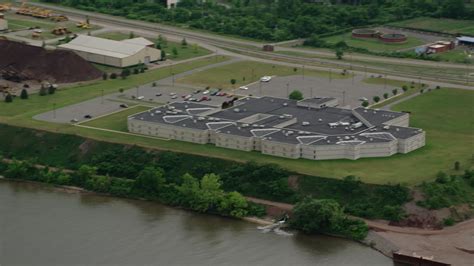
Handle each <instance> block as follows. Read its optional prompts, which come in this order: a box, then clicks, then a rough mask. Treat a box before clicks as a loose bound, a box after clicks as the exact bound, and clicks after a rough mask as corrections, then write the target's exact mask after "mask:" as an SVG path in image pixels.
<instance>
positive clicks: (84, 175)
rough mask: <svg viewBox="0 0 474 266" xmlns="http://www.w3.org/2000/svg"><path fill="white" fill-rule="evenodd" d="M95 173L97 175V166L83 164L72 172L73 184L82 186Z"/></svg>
mask: <svg viewBox="0 0 474 266" xmlns="http://www.w3.org/2000/svg"><path fill="white" fill-rule="evenodd" d="M95 175H97V168H96V167H92V166H89V165H85V164H84V165H81V167H79V169H78V170H77V171H76V172H75V173H74V175H73V176H72V181H73V183H74V184H75V185H78V186H83V185H84V184H85V183H86V181H87V180H89V179H90V178H92V177H93V176H95Z"/></svg>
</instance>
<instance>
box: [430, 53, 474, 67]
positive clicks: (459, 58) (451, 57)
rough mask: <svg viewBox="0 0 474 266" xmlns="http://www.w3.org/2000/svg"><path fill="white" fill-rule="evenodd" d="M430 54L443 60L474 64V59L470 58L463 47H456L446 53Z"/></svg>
mask: <svg viewBox="0 0 474 266" xmlns="http://www.w3.org/2000/svg"><path fill="white" fill-rule="evenodd" d="M430 56H431V57H434V58H439V59H440V60H441V61H448V62H453V63H464V64H466V63H469V64H474V60H469V58H468V55H467V53H466V52H465V51H464V50H461V49H455V50H451V51H447V52H444V53H439V54H433V55H430Z"/></svg>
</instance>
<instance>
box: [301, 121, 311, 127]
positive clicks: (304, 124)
mask: <svg viewBox="0 0 474 266" xmlns="http://www.w3.org/2000/svg"><path fill="white" fill-rule="evenodd" d="M301 125H303V126H309V122H307V121H303V123H301Z"/></svg>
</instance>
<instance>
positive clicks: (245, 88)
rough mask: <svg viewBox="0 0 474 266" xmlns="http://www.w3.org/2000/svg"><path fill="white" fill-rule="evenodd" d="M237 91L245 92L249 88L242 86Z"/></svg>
mask: <svg viewBox="0 0 474 266" xmlns="http://www.w3.org/2000/svg"><path fill="white" fill-rule="evenodd" d="M239 89H241V90H244V91H246V90H248V89H249V87H247V86H242V87H240V88H239Z"/></svg>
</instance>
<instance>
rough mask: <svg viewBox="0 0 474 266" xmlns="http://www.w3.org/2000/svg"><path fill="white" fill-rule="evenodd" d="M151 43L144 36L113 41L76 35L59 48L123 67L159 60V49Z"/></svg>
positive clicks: (87, 58) (92, 59)
mask: <svg viewBox="0 0 474 266" xmlns="http://www.w3.org/2000/svg"><path fill="white" fill-rule="evenodd" d="M152 44H153V43H152V42H150V41H148V40H146V39H144V38H134V39H127V40H123V41H114V40H108V39H103V38H98V37H92V36H86V35H78V36H77V37H76V38H75V39H73V40H72V41H70V42H69V43H66V44H62V45H59V48H61V49H66V50H71V51H74V52H75V53H77V54H78V55H79V56H81V57H82V58H84V59H86V60H87V61H89V62H93V63H98V64H103V65H109V66H114V67H121V68H124V67H129V66H134V65H138V64H140V63H145V64H149V63H151V62H155V61H158V60H160V59H161V51H160V50H159V49H155V48H153V47H152Z"/></svg>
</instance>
